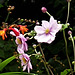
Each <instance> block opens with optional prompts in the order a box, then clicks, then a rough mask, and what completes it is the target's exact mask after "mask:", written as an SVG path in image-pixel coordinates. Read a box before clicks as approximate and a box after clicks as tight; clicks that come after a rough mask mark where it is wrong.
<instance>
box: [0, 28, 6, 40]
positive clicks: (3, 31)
mask: <svg viewBox="0 0 75 75" xmlns="http://www.w3.org/2000/svg"><path fill="white" fill-rule="evenodd" d="M6 31H7V29H6V28H4V29H3V30H0V36H2V39H3V40H5V37H6V38H7V35H6Z"/></svg>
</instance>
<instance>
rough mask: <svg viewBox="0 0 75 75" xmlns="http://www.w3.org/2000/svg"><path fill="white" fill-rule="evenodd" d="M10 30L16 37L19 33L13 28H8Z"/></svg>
mask: <svg viewBox="0 0 75 75" xmlns="http://www.w3.org/2000/svg"><path fill="white" fill-rule="evenodd" d="M9 29H10V30H12V31H13V32H14V33H15V35H16V36H19V32H18V31H17V30H15V29H14V28H9Z"/></svg>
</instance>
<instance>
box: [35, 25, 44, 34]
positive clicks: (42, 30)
mask: <svg viewBox="0 0 75 75" xmlns="http://www.w3.org/2000/svg"><path fill="white" fill-rule="evenodd" d="M34 30H35V31H36V33H37V34H43V33H45V28H43V27H42V26H35V27H34Z"/></svg>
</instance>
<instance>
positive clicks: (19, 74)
mask: <svg viewBox="0 0 75 75" xmlns="http://www.w3.org/2000/svg"><path fill="white" fill-rule="evenodd" d="M0 75H38V74H34V73H26V72H6V73H1V74H0Z"/></svg>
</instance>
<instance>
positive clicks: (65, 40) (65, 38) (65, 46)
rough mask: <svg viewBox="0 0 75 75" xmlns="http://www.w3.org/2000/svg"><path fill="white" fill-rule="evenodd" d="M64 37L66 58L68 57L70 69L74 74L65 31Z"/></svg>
mask: <svg viewBox="0 0 75 75" xmlns="http://www.w3.org/2000/svg"><path fill="white" fill-rule="evenodd" d="M63 36H64V41H65V48H66V56H67V59H68V63H69V66H70V69H71V73H72V74H73V72H72V66H71V62H70V58H69V55H68V49H67V40H66V36H65V30H63Z"/></svg>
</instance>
